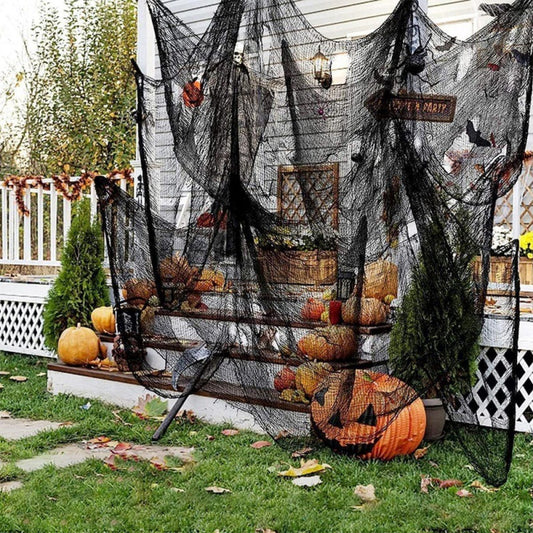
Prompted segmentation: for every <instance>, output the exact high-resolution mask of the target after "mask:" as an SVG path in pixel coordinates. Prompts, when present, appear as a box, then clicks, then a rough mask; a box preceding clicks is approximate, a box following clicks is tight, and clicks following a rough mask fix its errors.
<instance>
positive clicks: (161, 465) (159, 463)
mask: <svg viewBox="0 0 533 533" xmlns="http://www.w3.org/2000/svg"><path fill="white" fill-rule="evenodd" d="M150 464H151V465H152V466H153V467H154V468H157V470H168V465H167V462H166V461H165V459H160V458H159V457H152V458H151V459H150Z"/></svg>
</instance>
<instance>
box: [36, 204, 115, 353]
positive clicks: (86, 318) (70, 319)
mask: <svg viewBox="0 0 533 533" xmlns="http://www.w3.org/2000/svg"><path fill="white" fill-rule="evenodd" d="M103 258H104V242H103V237H102V231H101V228H100V224H99V223H98V221H97V220H95V221H94V222H91V213H90V203H89V200H88V199H84V200H81V201H79V202H77V203H76V204H74V206H73V219H72V225H71V226H70V230H69V233H68V238H67V243H66V245H65V247H64V249H63V255H62V256H61V271H60V272H59V275H58V276H57V279H56V280H55V282H54V285H53V286H52V288H51V290H50V292H49V294H48V299H47V301H46V304H45V307H44V313H43V319H44V327H43V331H44V336H45V344H46V346H47V347H48V348H50V349H52V350H56V349H57V341H58V339H59V336H60V335H61V332H62V331H63V330H64V329H66V328H68V327H70V326H75V325H76V324H77V323H78V322H79V323H81V324H82V325H83V326H90V324H91V312H92V311H93V309H95V308H96V307H99V306H102V305H109V292H108V289H107V286H106V276H105V272H104V269H103V267H102V261H103Z"/></svg>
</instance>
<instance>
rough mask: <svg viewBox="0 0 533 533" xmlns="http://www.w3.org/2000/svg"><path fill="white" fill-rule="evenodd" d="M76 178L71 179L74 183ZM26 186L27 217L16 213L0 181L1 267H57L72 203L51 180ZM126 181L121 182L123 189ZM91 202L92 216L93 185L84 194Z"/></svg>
mask: <svg viewBox="0 0 533 533" xmlns="http://www.w3.org/2000/svg"><path fill="white" fill-rule="evenodd" d="M78 180H79V177H73V178H72V179H71V183H75V182H76V181H78ZM43 182H44V183H45V184H50V189H49V190H47V189H45V188H44V187H43V186H42V185H32V186H29V187H28V188H27V189H26V190H25V193H24V205H25V206H26V207H27V208H28V209H29V211H30V212H29V214H28V215H23V214H21V213H20V212H19V209H18V206H17V201H16V193H15V190H13V189H12V188H10V187H6V184H5V182H3V181H0V238H1V241H0V243H1V244H0V265H2V264H4V265H6V264H8V265H34V266H59V265H60V259H61V249H62V246H63V244H64V243H65V241H66V238H67V234H68V231H69V229H70V223H71V214H72V213H71V202H70V201H69V200H67V199H66V198H64V197H63V196H61V194H60V193H58V192H57V190H56V189H55V187H54V186H53V182H52V180H51V179H45V180H43ZM126 186H127V182H126V180H125V179H121V180H120V187H121V188H122V189H123V190H125V189H126ZM85 196H88V197H89V198H90V199H91V213H92V214H93V215H94V214H95V213H96V192H95V190H94V185H91V188H90V191H88V192H87V193H85Z"/></svg>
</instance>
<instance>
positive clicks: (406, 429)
mask: <svg viewBox="0 0 533 533" xmlns="http://www.w3.org/2000/svg"><path fill="white" fill-rule="evenodd" d="M348 372H352V373H353V372H355V376H354V377H353V387H352V389H351V393H350V392H348V393H344V396H346V398H344V400H345V401H342V400H343V398H342V395H343V392H342V391H343V390H346V383H350V381H349V379H348ZM415 398H416V393H415V391H414V390H413V389H411V388H410V387H409V386H408V385H406V384H405V383H403V382H402V381H400V380H399V379H397V378H395V377H393V376H389V375H387V374H381V373H379V372H369V371H364V370H355V371H354V370H350V371H343V372H335V373H331V374H329V375H328V376H327V377H326V378H325V379H324V381H322V382H321V383H320V385H319V386H318V387H317V389H316V392H315V395H314V398H313V401H312V402H311V420H312V423H313V426H314V428H315V430H316V432H317V433H318V435H319V436H320V437H321V438H322V439H323V440H324V441H325V442H326V443H327V444H328V445H329V446H331V448H333V450H335V451H337V452H341V453H346V454H350V455H358V456H360V457H361V458H362V459H371V458H374V459H382V460H389V459H392V458H393V457H396V456H397V455H407V454H410V453H412V452H414V451H415V450H416V448H417V447H418V445H419V444H420V442H421V441H422V438H423V437H424V431H425V429H426V414H425V410H424V405H423V403H422V400H421V399H420V398H416V399H415Z"/></svg>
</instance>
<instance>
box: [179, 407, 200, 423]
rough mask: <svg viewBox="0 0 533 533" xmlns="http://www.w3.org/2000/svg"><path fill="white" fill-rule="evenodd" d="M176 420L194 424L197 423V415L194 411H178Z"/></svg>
mask: <svg viewBox="0 0 533 533" xmlns="http://www.w3.org/2000/svg"><path fill="white" fill-rule="evenodd" d="M176 418H177V419H183V420H187V422H189V424H194V423H195V422H196V415H195V414H194V411H192V410H191V409H188V410H187V411H185V410H184V409H182V410H181V411H178V414H177V415H176Z"/></svg>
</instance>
